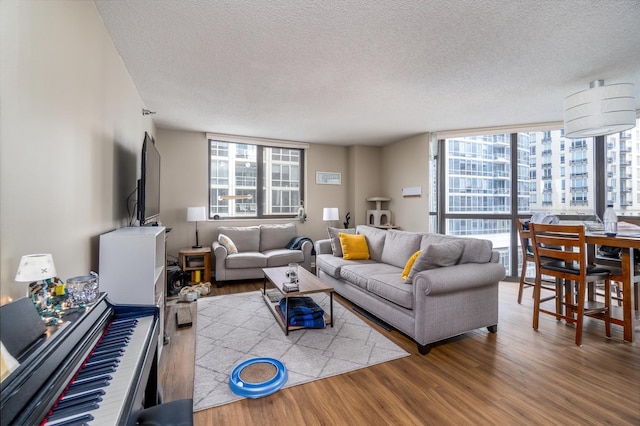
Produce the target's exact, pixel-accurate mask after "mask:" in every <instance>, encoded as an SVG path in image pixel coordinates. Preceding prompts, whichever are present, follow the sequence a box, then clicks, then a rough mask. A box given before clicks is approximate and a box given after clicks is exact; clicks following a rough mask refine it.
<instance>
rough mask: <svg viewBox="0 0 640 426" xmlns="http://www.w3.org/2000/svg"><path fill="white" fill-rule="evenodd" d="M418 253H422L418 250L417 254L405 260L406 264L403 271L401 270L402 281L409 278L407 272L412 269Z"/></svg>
mask: <svg viewBox="0 0 640 426" xmlns="http://www.w3.org/2000/svg"><path fill="white" fill-rule="evenodd" d="M420 253H422V250H418V251H417V252H415V253H413V255H411V257H410V258H409V260H407V264H406V265H404V269H403V270H402V279H403V280H406V279H407V278H409V272H411V268H412V267H413V264H414V263H416V259H417V258H418V256H420Z"/></svg>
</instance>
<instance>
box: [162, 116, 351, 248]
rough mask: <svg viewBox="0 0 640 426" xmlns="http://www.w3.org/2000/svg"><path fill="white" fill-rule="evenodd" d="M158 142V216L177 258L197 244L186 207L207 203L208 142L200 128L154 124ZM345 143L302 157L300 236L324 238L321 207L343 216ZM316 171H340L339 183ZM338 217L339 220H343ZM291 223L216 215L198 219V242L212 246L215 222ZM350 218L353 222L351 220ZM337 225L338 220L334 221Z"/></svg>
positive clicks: (317, 148)
mask: <svg viewBox="0 0 640 426" xmlns="http://www.w3.org/2000/svg"><path fill="white" fill-rule="evenodd" d="M156 146H157V147H158V150H159V152H160V156H161V158H162V166H161V187H162V190H161V191H162V192H161V194H160V221H161V222H162V224H163V225H165V226H168V227H171V228H172V231H171V232H170V233H169V237H168V240H167V252H168V254H169V255H170V256H174V257H177V256H178V252H179V250H180V249H181V248H184V247H190V246H192V245H193V244H195V224H193V223H189V222H187V221H186V215H187V207H191V206H206V205H208V202H209V199H208V189H207V176H208V171H209V163H208V146H207V139H206V135H205V133H204V132H188V131H182V130H169V129H162V128H160V129H158V131H157V136H156ZM347 151H348V148H347V147H343V146H335V145H323V144H311V145H310V146H309V149H307V156H306V158H305V162H306V171H307V175H306V176H305V194H306V195H305V208H306V211H307V216H308V219H307V221H306V222H305V223H300V222H297V221H296V222H295V223H296V227H297V230H298V234H299V235H303V236H307V237H309V238H311V239H312V240H314V241H315V240H317V239H321V238H327V231H326V226H327V223H325V222H323V221H322V208H323V207H338V208H339V210H340V214H341V216H344V214H345V213H346V212H347V205H348V203H347V200H348V197H347V188H348V184H349V180H348V176H349V174H348V165H347ZM316 171H323V172H339V173H342V180H343V182H342V185H317V184H316V181H315V176H316ZM342 221H343V220H342V219H341V221H340V223H342ZM266 222H269V223H283V222H292V220H291V219H269V220H252V219H239V220H231V219H229V220H219V221H214V220H211V221H207V222H205V223H199V225H198V227H199V230H200V233H199V241H200V244H202V245H210V244H211V243H212V242H213V240H214V239H215V238H216V236H217V229H218V227H219V226H250V225H256V224H260V223H266ZM352 223H353V222H352ZM335 225H338V223H336V224H335Z"/></svg>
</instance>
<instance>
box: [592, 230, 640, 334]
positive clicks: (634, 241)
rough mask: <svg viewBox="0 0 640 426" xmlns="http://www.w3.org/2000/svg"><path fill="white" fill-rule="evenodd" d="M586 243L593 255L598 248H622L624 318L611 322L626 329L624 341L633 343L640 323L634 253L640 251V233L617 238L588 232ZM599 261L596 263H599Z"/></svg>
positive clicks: (624, 234) (639, 282)
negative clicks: (639, 322)
mask: <svg viewBox="0 0 640 426" xmlns="http://www.w3.org/2000/svg"><path fill="white" fill-rule="evenodd" d="M586 242H587V244H588V245H589V246H590V248H592V249H591V253H596V252H597V249H596V247H597V246H609V247H617V248H620V249H621V250H620V268H621V276H622V318H621V319H620V318H614V317H613V316H612V317H611V322H612V323H614V324H618V325H621V326H622V327H623V329H624V337H623V339H624V340H625V341H628V342H633V337H634V330H635V327H636V323H637V322H638V319H639V318H638V316H639V315H640V313H639V312H638V287H639V286H640V273H639V272H637V269H636V264H635V261H634V251H640V232H638V233H635V232H628V233H618V234H617V235H616V236H608V235H605V234H604V232H587V234H586ZM598 259H599V258H596V259H595V262H596V263H598Z"/></svg>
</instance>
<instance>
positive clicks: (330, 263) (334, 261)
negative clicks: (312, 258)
mask: <svg viewBox="0 0 640 426" xmlns="http://www.w3.org/2000/svg"><path fill="white" fill-rule="evenodd" d="M366 263H377V262H374V261H373V260H344V259H343V258H341V257H335V256H334V255H332V254H320V255H316V265H317V267H318V269H319V270H322V271H323V272H325V273H327V274H329V275H331V276H332V277H333V278H336V279H340V271H341V269H342V267H343V266H345V265H358V264H366Z"/></svg>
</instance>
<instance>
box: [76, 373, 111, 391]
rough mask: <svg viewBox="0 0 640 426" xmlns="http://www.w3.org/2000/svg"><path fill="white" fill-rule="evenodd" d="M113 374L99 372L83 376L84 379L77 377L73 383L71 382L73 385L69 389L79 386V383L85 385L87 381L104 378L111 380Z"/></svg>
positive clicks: (97, 380) (98, 380)
mask: <svg viewBox="0 0 640 426" xmlns="http://www.w3.org/2000/svg"><path fill="white" fill-rule="evenodd" d="M111 378H112V377H111V375H110V374H99V375H96V376H89V377H86V378H82V379H78V378H77V377H76V378H75V379H74V381H73V384H71V386H69V389H71V388H73V387H74V386H79V385H83V384H85V383H92V382H93V383H96V382H100V381H102V380H106V381H110V380H111Z"/></svg>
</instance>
